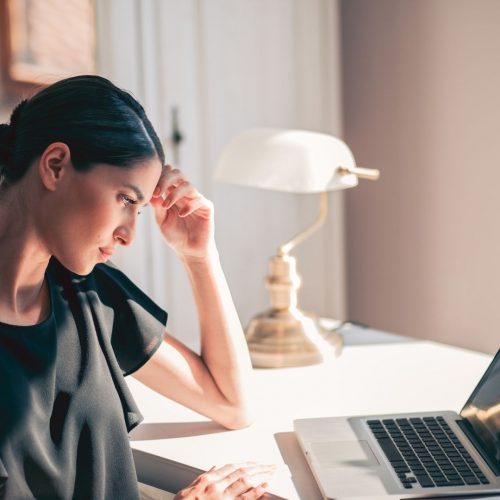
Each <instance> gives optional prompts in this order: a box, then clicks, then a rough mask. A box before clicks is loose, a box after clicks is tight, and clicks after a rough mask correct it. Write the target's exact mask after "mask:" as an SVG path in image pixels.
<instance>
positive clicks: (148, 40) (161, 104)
mask: <svg viewBox="0 0 500 500" xmlns="http://www.w3.org/2000/svg"><path fill="white" fill-rule="evenodd" d="M499 19H500V1H499V0H419V1H416V0H293V1H292V0H273V1H268V0H93V1H92V0H0V121H2V122H5V121H8V119H9V116H10V111H11V109H12V107H13V106H14V105H15V103H16V102H17V101H18V100H19V99H20V98H22V97H25V96H29V95H31V94H32V93H33V92H34V91H36V89H38V88H40V86H43V85H46V84H48V83H50V82H52V81H55V80H57V79H59V78H61V77H65V76H70V75H75V74H80V73H95V74H100V75H102V76H105V77H108V78H110V79H111V80H112V81H113V82H114V83H116V84H117V85H119V86H121V87H122V88H125V89H127V90H129V91H130V92H132V93H133V94H134V95H135V96H136V97H137V98H138V99H139V101H141V102H142V103H143V105H144V107H145V108H146V110H147V112H148V115H149V117H150V118H151V121H152V122H153V124H154V125H155V127H156V129H157V131H158V133H159V136H160V137H161V139H162V141H163V143H164V146H165V148H166V151H167V158H168V161H169V162H173V163H175V164H177V165H178V166H179V167H180V168H182V169H183V170H184V171H185V172H186V174H187V175H188V177H190V178H191V180H192V181H193V182H194V183H195V184H196V185H197V186H198V187H199V189H200V190H201V191H202V192H203V193H204V194H205V195H206V196H207V197H209V198H211V199H212V200H213V201H214V202H215V206H216V239H217V243H218V246H219V251H220V253H221V260H222V263H223V266H224V268H225V270H226V274H227V278H228V281H229V284H230V286H231V289H232V293H233V298H234V300H235V303H236V306H237V308H238V311H239V313H240V316H241V320H242V322H243V324H244V325H245V324H246V323H247V322H248V320H249V319H250V318H251V317H252V316H253V315H254V314H256V313H258V312H260V311H262V310H264V309H266V308H267V307H268V298H267V294H266V291H265V288H264V276H265V274H266V272H267V260H268V257H269V256H271V255H272V254H274V253H275V251H276V248H277V247H278V246H279V245H280V244H282V243H283V242H285V241H286V240H288V239H289V238H290V237H291V236H293V235H294V234H295V233H296V232H298V231H300V230H301V229H303V228H304V227H306V226H307V225H308V224H309V223H310V222H312V220H313V219H314V218H315V217H316V213H317V210H318V200H317V199H316V198H315V197H314V196H310V195H294V194H284V193H277V192H276V193H275V192H266V191H261V190H255V189H252V188H245V187H237V186H231V185H223V184H219V183H216V182H214V181H213V179H212V173H213V169H214V167H215V164H216V162H217V160H218V158H219V156H220V154H221V151H222V149H223V148H224V146H225V145H226V144H227V143H228V142H229V141H230V140H231V139H232V138H233V137H234V136H235V135H237V134H238V133H239V132H241V131H243V130H246V129H248V128H253V127H278V128H299V129H308V130H316V131H320V132H325V133H330V134H333V135H335V136H337V137H340V138H342V139H344V140H345V141H346V142H347V144H348V145H349V146H350V147H351V149H352V151H353V153H354V156H355V158H356V160H357V163H358V165H360V166H366V167H372V168H378V169H379V170H380V171H381V178H380V180H379V181H377V182H376V183H364V184H363V183H361V184H360V185H359V186H358V187H357V188H355V189H352V190H348V191H346V192H341V193H339V192H336V193H330V194H329V197H330V206H331V211H330V214H329V216H328V219H327V222H326V224H325V226H324V227H323V228H322V230H320V231H319V232H318V233H316V234H315V235H314V236H312V237H311V238H309V239H308V240H307V241H306V242H304V244H303V245H301V246H300V247H299V248H298V249H297V250H296V252H295V253H296V255H297V257H298V265H299V273H300V274H302V276H303V281H304V284H303V287H302V290H301V293H300V305H301V307H302V308H303V309H306V310H312V311H314V312H316V313H318V314H320V315H322V316H325V317H329V318H336V319H342V320H345V319H349V320H354V321H358V322H361V323H364V324H367V325H369V326H371V327H373V328H378V329H383V330H388V331H393V332H397V333H401V334H405V335H410V336H415V337H419V338H426V339H432V340H437V341H441V342H445V343H448V344H453V345H457V346H463V347H469V348H474V349H477V350H480V351H484V352H490V353H493V352H495V351H496V350H497V349H498V339H499V337H500V335H499V334H498V333H497V331H496V328H497V324H498V323H499V321H500V301H499V299H500V264H499V257H500V227H499V226H500V225H499V224H498V223H497V218H498V214H500V189H499V188H500V152H499V144H500V134H499V128H500V127H499V124H500V31H499V30H498V20H499ZM115 263H116V264H117V265H119V266H120V267H121V268H123V270H124V271H125V272H126V273H127V274H129V275H130V276H131V277H132V279H134V280H135V281H136V282H137V283H138V284H139V285H140V286H141V287H142V288H143V289H144V290H145V291H146V292H148V293H149V294H151V295H152V296H153V298H154V299H155V300H156V301H157V302H159V303H160V304H161V305H162V306H163V307H165V308H166V309H167V310H168V311H169V314H170V317H169V330H170V331H171V332H172V333H173V334H174V335H176V336H177V337H179V338H182V339H183V340H184V341H186V342H187V343H188V344H190V345H191V346H193V347H195V348H196V347H197V342H198V338H197V327H196V316H195V310H194V306H193V302H192V298H191V292H190V289H189V285H188V282H187V278H186V277H185V276H184V272H183V269H182V268H181V267H180V266H179V263H178V262H177V261H176V259H175V257H174V256H173V255H172V254H171V252H169V250H168V249H167V248H166V247H165V245H164V244H163V243H162V241H161V239H160V238H159V236H158V234H157V233H156V230H155V227H154V222H153V219H152V214H151V213H149V212H148V211H147V210H146V211H145V213H144V214H143V215H142V216H141V220H140V222H139V227H138V231H137V239H136V242H135V243H134V245H133V246H132V247H131V248H128V249H126V250H124V251H121V252H120V253H119V255H118V256H117V257H116V259H115Z"/></svg>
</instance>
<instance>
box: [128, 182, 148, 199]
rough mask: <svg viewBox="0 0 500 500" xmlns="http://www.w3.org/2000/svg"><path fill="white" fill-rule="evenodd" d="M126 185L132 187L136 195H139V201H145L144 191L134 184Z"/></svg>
mask: <svg viewBox="0 0 500 500" xmlns="http://www.w3.org/2000/svg"><path fill="white" fill-rule="evenodd" d="M124 187H126V188H129V189H131V190H132V191H133V192H134V193H135V195H136V196H137V200H138V201H144V195H143V194H142V191H141V190H140V189H139V188H138V187H137V186H134V185H133V184H125V186H124Z"/></svg>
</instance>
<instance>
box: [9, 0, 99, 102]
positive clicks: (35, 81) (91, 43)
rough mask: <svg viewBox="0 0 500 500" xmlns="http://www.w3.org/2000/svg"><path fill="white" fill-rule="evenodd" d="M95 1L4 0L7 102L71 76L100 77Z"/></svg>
mask: <svg viewBox="0 0 500 500" xmlns="http://www.w3.org/2000/svg"><path fill="white" fill-rule="evenodd" d="M93 5H94V4H93V1H92V0H0V63H1V64H0V71H1V80H2V81H1V89H2V94H3V96H2V97H3V99H2V100H3V101H10V100H17V99H18V98H19V97H20V96H23V95H27V94H28V95H29V94H31V93H33V92H34V91H35V90H36V89H37V88H39V87H40V86H43V85H47V84H49V83H52V82H54V81H56V80H59V79H61V78H65V77H67V76H71V75H76V74H82V73H95V19H94V8H93Z"/></svg>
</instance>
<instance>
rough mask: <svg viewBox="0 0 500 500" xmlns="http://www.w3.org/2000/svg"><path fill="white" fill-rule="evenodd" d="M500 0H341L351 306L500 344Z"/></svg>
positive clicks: (438, 335) (385, 322) (400, 324)
mask: <svg viewBox="0 0 500 500" xmlns="http://www.w3.org/2000/svg"><path fill="white" fill-rule="evenodd" d="M499 20H500V2H499V1H498V0H436V1H434V0H420V1H413V0H378V1H377V2H373V1H372V0H347V1H343V2H342V28H343V70H344V96H345V103H344V105H345V132H346V140H347V141H348V143H349V144H350V146H351V147H352V148H353V151H354V152H355V156H356V158H357V160H358V162H359V163H362V164H366V165H367V166H372V167H377V168H380V170H381V172H382V176H381V179H380V181H378V182H377V183H375V184H372V183H370V184H365V185H362V186H360V187H359V188H357V189H356V190H351V191H350V192H349V193H348V195H347V227H348V237H347V238H348V239H347V244H348V263H349V273H348V276H349V278H348V283H349V294H348V297H349V316H350V317H351V318H354V319H356V320H359V321H363V322H366V323H368V324H370V325H373V326H375V327H379V328H383V329H387V330H393V331H398V332H401V333H405V334H408V335H413V336H416V337H423V338H431V339H435V340H440V341H443V342H447V343H451V344H456V345H460V346H468V347H472V348H477V349H480V350H483V351H488V352H495V351H496V350H497V349H498V339H499V337H500V334H499V332H498V324H499V323H500V307H499V300H500V260H499V256H500V225H499V222H498V215H499V214H500V196H499V189H500V149H499V147H498V146H499V142H500V141H499V138H500V125H499V124H500V51H499V48H500V30H499Z"/></svg>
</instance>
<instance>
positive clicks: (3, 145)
mask: <svg viewBox="0 0 500 500" xmlns="http://www.w3.org/2000/svg"><path fill="white" fill-rule="evenodd" d="M11 135H12V134H11V127H10V126H9V125H7V124H6V123H0V164H4V163H7V162H8V161H9V158H10V155H11V152H12V145H11Z"/></svg>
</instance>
